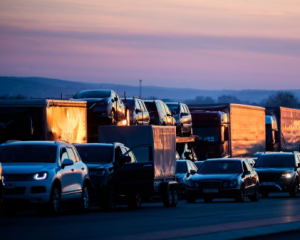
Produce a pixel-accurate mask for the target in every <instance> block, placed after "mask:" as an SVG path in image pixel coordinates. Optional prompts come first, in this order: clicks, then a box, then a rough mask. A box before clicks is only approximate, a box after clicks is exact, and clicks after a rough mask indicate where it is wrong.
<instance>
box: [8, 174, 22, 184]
mask: <svg viewBox="0 0 300 240" xmlns="http://www.w3.org/2000/svg"><path fill="white" fill-rule="evenodd" d="M27 180H28V175H27V174H7V175H4V182H12V181H27Z"/></svg>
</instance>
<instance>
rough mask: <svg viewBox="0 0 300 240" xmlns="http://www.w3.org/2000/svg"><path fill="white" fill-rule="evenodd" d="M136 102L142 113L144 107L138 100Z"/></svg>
mask: <svg viewBox="0 0 300 240" xmlns="http://www.w3.org/2000/svg"><path fill="white" fill-rule="evenodd" d="M137 102H138V105H139V108H140V109H141V110H142V111H143V112H144V111H145V110H144V106H143V104H142V102H141V101H140V100H138V101H137Z"/></svg>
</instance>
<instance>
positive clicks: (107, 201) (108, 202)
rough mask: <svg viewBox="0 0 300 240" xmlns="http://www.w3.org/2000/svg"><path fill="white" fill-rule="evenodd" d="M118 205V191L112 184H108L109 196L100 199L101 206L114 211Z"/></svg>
mask: <svg viewBox="0 0 300 240" xmlns="http://www.w3.org/2000/svg"><path fill="white" fill-rule="evenodd" d="M115 206H116V193H115V188H114V187H113V186H112V185H109V186H108V189H107V196H105V197H104V198H103V199H102V200H100V207H101V209H103V210H105V211H113V210H114V209H115Z"/></svg>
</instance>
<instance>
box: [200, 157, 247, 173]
mask: <svg viewBox="0 0 300 240" xmlns="http://www.w3.org/2000/svg"><path fill="white" fill-rule="evenodd" d="M241 172H242V166H241V162H240V161H233V160H220V161H209V160H206V161H204V163H203V164H202V165H201V167H200V168H199V170H198V173H199V174H233V173H241Z"/></svg>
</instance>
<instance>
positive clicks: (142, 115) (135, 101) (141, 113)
mask: <svg viewBox="0 0 300 240" xmlns="http://www.w3.org/2000/svg"><path fill="white" fill-rule="evenodd" d="M122 100H123V102H124V103H125V104H126V107H127V108H128V109H129V117H130V118H129V119H130V125H148V124H149V123H150V115H149V112H148V110H147V107H146V105H145V103H144V101H143V100H142V99H139V98H127V99H126V100H125V98H122Z"/></svg>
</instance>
